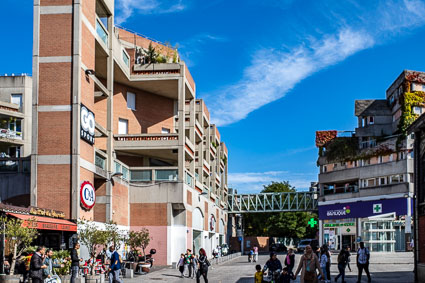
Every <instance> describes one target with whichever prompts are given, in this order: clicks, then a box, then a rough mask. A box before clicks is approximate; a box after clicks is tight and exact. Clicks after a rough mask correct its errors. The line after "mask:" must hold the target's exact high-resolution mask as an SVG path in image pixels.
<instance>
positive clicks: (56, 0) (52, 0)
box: [40, 0, 72, 6]
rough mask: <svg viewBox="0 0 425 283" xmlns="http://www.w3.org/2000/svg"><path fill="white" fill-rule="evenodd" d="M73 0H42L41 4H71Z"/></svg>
mask: <svg viewBox="0 0 425 283" xmlns="http://www.w3.org/2000/svg"><path fill="white" fill-rule="evenodd" d="M71 4H72V0H40V6H61V5H71Z"/></svg>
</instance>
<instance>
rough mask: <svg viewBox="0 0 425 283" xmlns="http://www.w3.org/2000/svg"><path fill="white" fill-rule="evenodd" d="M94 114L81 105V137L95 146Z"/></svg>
mask: <svg viewBox="0 0 425 283" xmlns="http://www.w3.org/2000/svg"><path fill="white" fill-rule="evenodd" d="M94 128H95V121H94V113H93V112H91V111H90V110H89V109H87V107H85V106H84V105H81V133H80V137H81V138H82V139H83V140H85V141H87V142H88V143H90V144H94Z"/></svg>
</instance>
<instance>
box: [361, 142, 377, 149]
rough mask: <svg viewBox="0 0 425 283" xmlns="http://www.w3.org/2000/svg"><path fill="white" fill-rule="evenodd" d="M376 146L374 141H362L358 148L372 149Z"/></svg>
mask: <svg viewBox="0 0 425 283" xmlns="http://www.w3.org/2000/svg"><path fill="white" fill-rule="evenodd" d="M375 146H376V140H370V141H362V142H360V148H362V149H364V148H372V147H375Z"/></svg>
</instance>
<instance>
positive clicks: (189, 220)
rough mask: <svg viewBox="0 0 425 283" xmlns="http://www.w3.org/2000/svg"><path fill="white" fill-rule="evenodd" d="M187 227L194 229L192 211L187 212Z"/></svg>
mask: <svg viewBox="0 0 425 283" xmlns="http://www.w3.org/2000/svg"><path fill="white" fill-rule="evenodd" d="M186 226H187V227H192V211H189V210H186Z"/></svg>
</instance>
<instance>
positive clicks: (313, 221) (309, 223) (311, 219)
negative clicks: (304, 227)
mask: <svg viewBox="0 0 425 283" xmlns="http://www.w3.org/2000/svg"><path fill="white" fill-rule="evenodd" d="M316 224H317V221H316V220H314V218H310V221H308V225H310V227H311V228H314V225H316Z"/></svg>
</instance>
